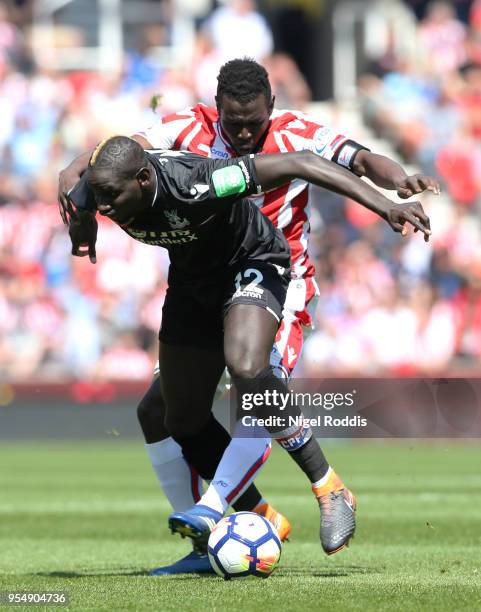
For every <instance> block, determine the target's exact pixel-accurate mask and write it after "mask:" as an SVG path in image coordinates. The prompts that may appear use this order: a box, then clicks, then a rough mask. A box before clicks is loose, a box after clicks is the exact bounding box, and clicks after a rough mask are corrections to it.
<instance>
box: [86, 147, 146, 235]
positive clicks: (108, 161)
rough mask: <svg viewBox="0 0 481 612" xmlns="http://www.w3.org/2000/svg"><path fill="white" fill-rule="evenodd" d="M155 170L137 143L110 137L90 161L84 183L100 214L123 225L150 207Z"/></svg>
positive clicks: (93, 154)
mask: <svg viewBox="0 0 481 612" xmlns="http://www.w3.org/2000/svg"><path fill="white" fill-rule="evenodd" d="M154 174H155V170H154V168H153V166H152V165H151V164H150V162H149V160H148V159H147V156H146V154H145V151H144V150H143V149H142V147H141V146H140V145H139V143H138V142H136V141H135V140H133V139H132V138H128V137H127V136H112V137H111V138H108V139H107V140H103V141H102V142H101V143H100V144H99V145H97V147H96V149H95V151H94V152H93V153H92V156H91V158H90V162H89V167H88V170H87V183H88V185H89V187H90V189H91V190H92V191H93V194H94V196H95V201H96V202H97V208H98V211H99V212H100V214H101V215H105V216H107V217H109V218H111V219H112V220H113V221H115V222H116V223H118V224H119V225H126V224H127V223H129V222H130V221H131V220H132V219H133V218H134V217H135V215H137V214H138V213H139V212H140V211H141V210H143V209H144V208H147V207H148V206H150V205H151V204H152V197H153V194H154V191H155V180H156V178H155V177H154Z"/></svg>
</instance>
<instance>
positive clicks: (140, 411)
mask: <svg viewBox="0 0 481 612" xmlns="http://www.w3.org/2000/svg"><path fill="white" fill-rule="evenodd" d="M137 419H138V421H139V423H140V427H141V429H142V432H143V434H144V437H145V440H146V442H147V443H152V442H158V441H160V440H163V439H165V438H168V437H169V433H168V431H167V430H166V428H165V427H164V419H165V404H164V400H163V398H162V394H161V392H160V386H159V385H158V383H157V382H156V381H154V382H153V383H152V385H151V387H150V389H149V390H148V391H147V393H146V394H145V395H144V397H143V398H142V399H141V400H140V402H139V404H138V405H137Z"/></svg>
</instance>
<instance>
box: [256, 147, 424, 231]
mask: <svg viewBox="0 0 481 612" xmlns="http://www.w3.org/2000/svg"><path fill="white" fill-rule="evenodd" d="M254 163H255V167H256V172H257V178H258V180H259V183H260V184H261V186H262V189H263V190H269V189H273V188H274V187H278V186H279V185H283V184H285V183H287V182H289V181H291V180H293V179H296V178H298V179H303V180H305V181H308V182H309V183H313V184H314V185H318V186H319V187H324V188H326V189H329V190H330V191H334V192H336V193H339V194H341V195H344V196H346V197H349V198H352V199H353V200H355V201H356V202H359V204H362V205H363V206H365V207H366V208H368V209H369V210H372V211H373V212H375V213H377V214H378V215H379V216H380V217H382V218H383V219H385V220H386V221H387V222H388V223H389V224H390V225H391V227H392V228H393V229H394V231H396V232H402V233H403V235H404V234H405V233H406V231H405V228H404V223H405V222H406V221H407V222H409V223H410V224H411V225H413V227H414V228H416V229H417V230H420V231H422V232H423V233H424V235H425V238H426V239H428V238H429V236H430V234H431V230H430V225H429V218H428V217H427V215H426V214H425V213H424V210H423V209H422V206H421V205H420V204H419V203H418V202H410V203H407V204H404V203H402V204H395V203H394V202H391V200H389V199H388V198H386V197H385V196H383V195H382V194H381V193H380V192H379V191H377V190H376V189H374V188H373V187H371V186H370V185H368V184H367V183H365V182H364V181H362V180H361V179H360V178H359V177H357V176H355V175H354V174H353V173H352V172H349V170H346V169H345V168H342V167H341V166H339V165H338V164H334V163H333V162H329V161H327V160H325V159H322V158H321V157H319V156H318V155H315V154H314V153H312V152H310V151H300V152H295V153H283V154H281V155H262V156H256V157H255V158H254Z"/></svg>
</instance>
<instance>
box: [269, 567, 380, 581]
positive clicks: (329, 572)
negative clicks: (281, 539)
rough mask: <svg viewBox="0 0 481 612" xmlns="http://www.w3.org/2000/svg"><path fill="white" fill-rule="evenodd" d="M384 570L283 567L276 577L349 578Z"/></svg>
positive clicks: (370, 568) (371, 568) (369, 568)
mask: <svg viewBox="0 0 481 612" xmlns="http://www.w3.org/2000/svg"><path fill="white" fill-rule="evenodd" d="M381 572H382V568H375V567H363V566H361V565H343V566H341V567H315V568H314V567H281V568H279V569H278V570H276V573H275V575H276V576H278V577H279V578H289V577H291V576H306V577H314V578H347V577H349V576H354V575H362V574H379V573H381Z"/></svg>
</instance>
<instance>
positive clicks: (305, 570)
mask: <svg viewBox="0 0 481 612" xmlns="http://www.w3.org/2000/svg"><path fill="white" fill-rule="evenodd" d="M381 571H382V568H381V569H379V568H373V567H362V566H360V565H345V566H343V567H329V568H328V567H325V568H322V567H320V568H309V567H282V568H279V569H278V570H276V572H275V574H274V576H275V577H276V578H291V577H293V576H305V577H306V578H307V577H311V578H347V577H349V576H354V575H362V574H378V573H381ZM30 575H31V576H43V577H44V578H98V577H100V576H149V575H150V574H149V570H131V569H122V568H120V569H116V570H115V569H103V570H102V569H99V570H92V569H90V570H85V571H82V570H80V571H75V572H74V571H71V572H69V571H54V572H36V573H34V574H30ZM152 578H156V576H152ZM157 578H163V579H165V578H169V579H172V578H174V579H176V580H198V579H199V578H204V579H212V578H216V576H214V575H213V574H177V575H173V576H161V577H159V576H157Z"/></svg>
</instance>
